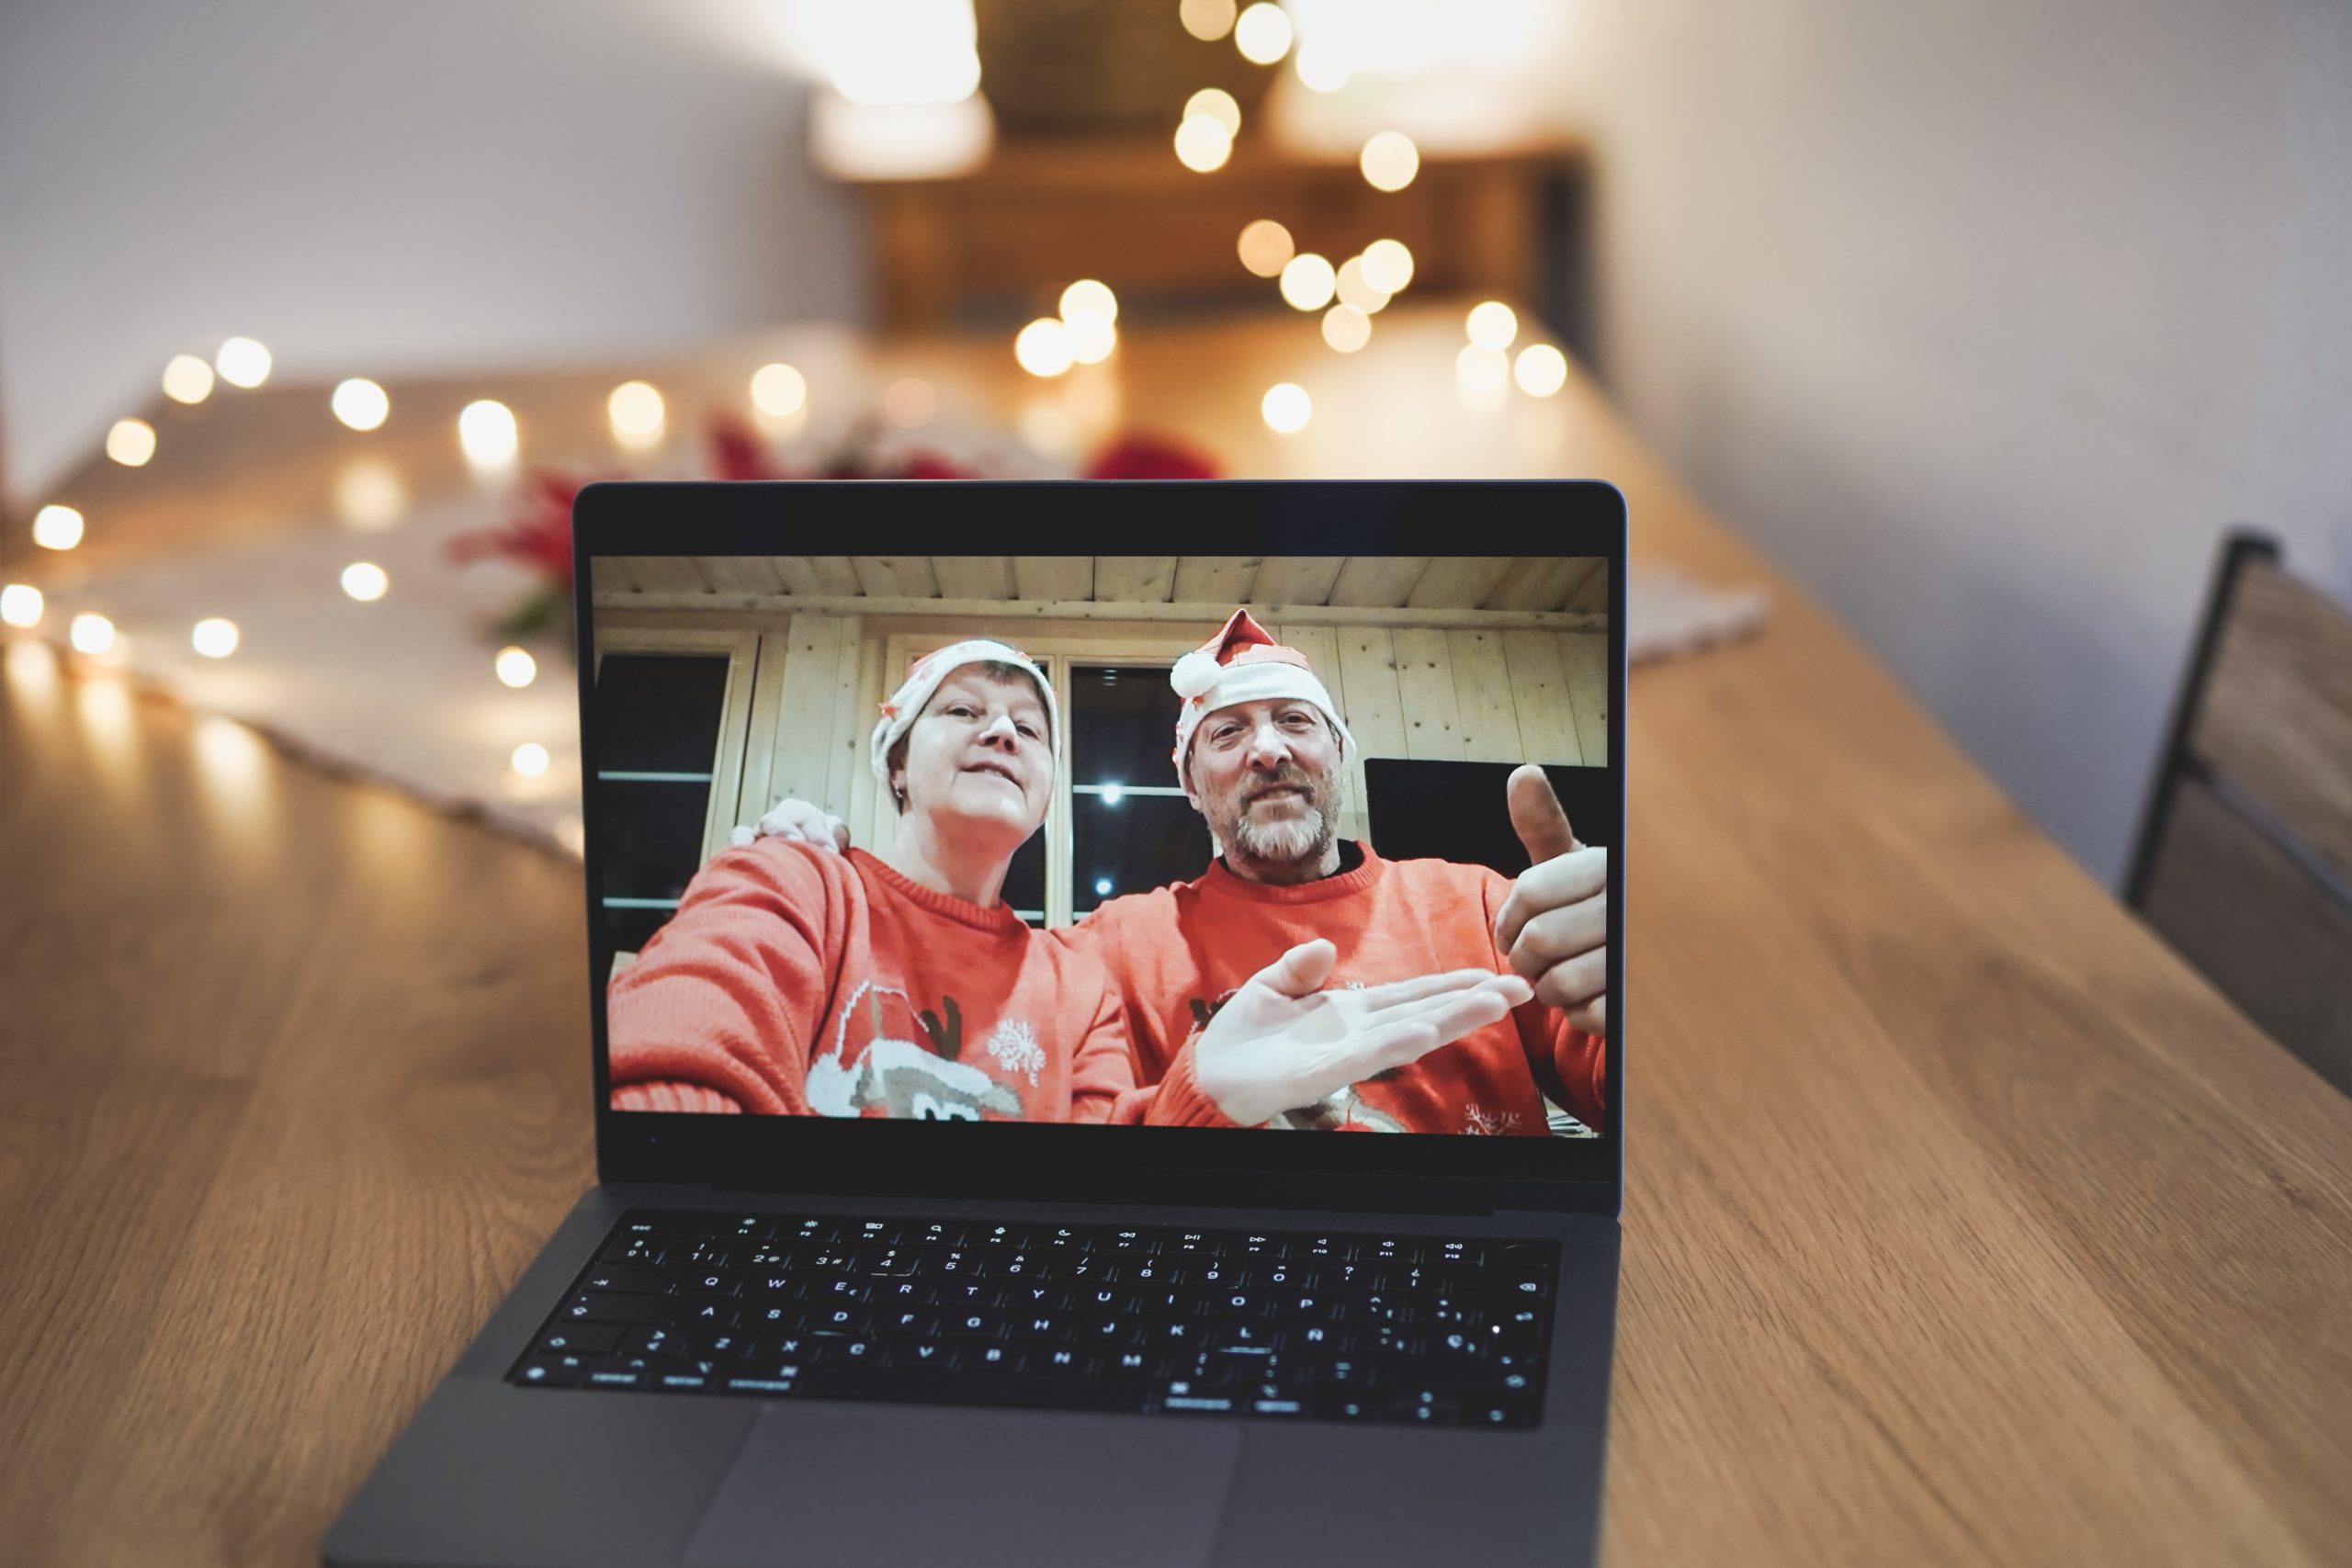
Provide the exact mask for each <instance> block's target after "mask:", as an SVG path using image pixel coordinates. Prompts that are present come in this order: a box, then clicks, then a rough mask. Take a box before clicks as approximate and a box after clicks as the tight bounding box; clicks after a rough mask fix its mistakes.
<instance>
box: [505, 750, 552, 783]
mask: <svg viewBox="0 0 2352 1568" xmlns="http://www.w3.org/2000/svg"><path fill="white" fill-rule="evenodd" d="M507 761H509V762H512V763H513V764H514V765H515V772H516V773H520V774H522V775H523V776H524V777H525V778H526V779H535V778H537V777H538V776H539V775H540V774H541V773H546V772H547V771H548V749H547V748H546V747H544V746H542V745H540V744H539V743H538V742H537V741H536V740H526V741H524V742H523V744H521V745H520V746H517V747H515V754H514V755H513V756H512V757H509V758H508V759H507Z"/></svg>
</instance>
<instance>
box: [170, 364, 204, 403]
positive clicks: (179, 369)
mask: <svg viewBox="0 0 2352 1568" xmlns="http://www.w3.org/2000/svg"><path fill="white" fill-rule="evenodd" d="M211 395H212V367H211V366H209V365H207V364H206V363H205V362H204V361H203V360H201V359H198V357H197V356H196V355H193V354H175V355H172V358H171V362H170V363H169V364H167V365H165V366H164V396H165V397H167V398H169V399H171V400H172V401H174V402H175V403H200V402H202V401H203V400H205V399H207V398H209V397H210V396H211Z"/></svg>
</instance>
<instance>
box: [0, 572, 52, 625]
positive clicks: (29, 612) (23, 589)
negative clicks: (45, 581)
mask: <svg viewBox="0 0 2352 1568" xmlns="http://www.w3.org/2000/svg"><path fill="white" fill-rule="evenodd" d="M41 603H42V601H41V596H40V589H38V588H35V587H34V586H33V585H32V584H31V583H29V582H12V583H10V584H8V586H7V587H6V588H0V622H6V624H7V625H9V626H21V627H23V628H25V629H26V630H28V631H29V630H30V629H31V628H33V627H34V626H39V625H40V614H41Z"/></svg>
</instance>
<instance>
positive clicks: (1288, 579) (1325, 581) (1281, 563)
mask: <svg viewBox="0 0 2352 1568" xmlns="http://www.w3.org/2000/svg"><path fill="white" fill-rule="evenodd" d="M1346 564H1347V558H1346V557H1345V556H1269V557H1267V558H1265V559H1264V560H1261V561H1260V562H1259V563H1258V581H1257V584H1256V586H1255V587H1254V588H1253V589H1252V590H1251V594H1250V596H1251V597H1252V598H1254V599H1256V600H1257V602H1258V603H1259V604H1322V603H1323V602H1324V601H1325V600H1327V599H1329V598H1330V597H1331V588H1332V585H1333V584H1335V583H1337V582H1338V581H1340V567H1342V566H1344V565H1346ZM1294 646H1295V645H1294Z"/></svg>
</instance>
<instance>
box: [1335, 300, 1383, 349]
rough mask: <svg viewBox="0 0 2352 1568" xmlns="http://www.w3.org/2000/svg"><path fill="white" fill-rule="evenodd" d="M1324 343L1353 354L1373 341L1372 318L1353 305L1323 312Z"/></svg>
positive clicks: (1338, 306) (1336, 306)
mask: <svg viewBox="0 0 2352 1568" xmlns="http://www.w3.org/2000/svg"><path fill="white" fill-rule="evenodd" d="M1323 341H1324V342H1325V343H1328V344H1330V345H1331V346H1332V347H1333V348H1336V349H1338V350H1339V351H1340V353H1341V354H1353V353H1354V352H1355V351H1356V350H1357V349H1360V348H1362V347H1363V345H1364V344H1368V343H1370V342H1371V341H1372V318H1371V317H1370V316H1367V315H1365V314H1364V313H1363V311H1362V310H1357V309H1356V308H1355V307H1354V306H1353V305H1334V306H1332V307H1331V308H1330V309H1329V310H1326V311H1324V312H1323Z"/></svg>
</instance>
